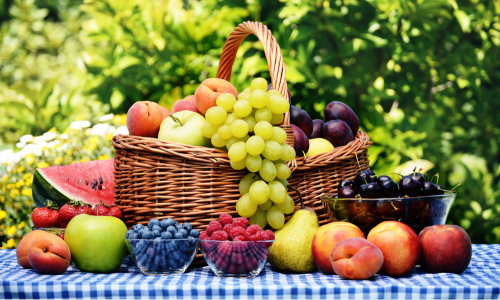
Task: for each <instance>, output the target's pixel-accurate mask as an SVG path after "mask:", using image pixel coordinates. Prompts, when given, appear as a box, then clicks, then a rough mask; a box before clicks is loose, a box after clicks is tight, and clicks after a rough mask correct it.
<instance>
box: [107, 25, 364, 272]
mask: <svg viewBox="0 0 500 300" xmlns="http://www.w3.org/2000/svg"><path fill="white" fill-rule="evenodd" d="M249 34H255V35H256V36H257V37H258V39H259V41H260V42H261V43H262V45H263V48H264V52H265V55H266V59H267V62H268V66H269V71H270V76H271V80H272V84H273V87H274V88H275V89H277V90H279V91H280V92H281V94H282V95H286V94H287V93H288V89H287V83H286V80H285V66H284V63H283V57H282V54H281V50H280V48H279V45H278V44H277V42H276V39H275V38H274V37H273V36H272V34H271V31H270V30H268V29H267V27H266V26H264V25H262V24H260V23H256V22H245V23H242V24H240V25H239V26H238V27H236V28H235V30H234V31H233V32H232V33H231V34H230V36H229V37H228V39H227V41H226V44H225V45H224V48H223V51H222V54H221V61H220V65H219V69H218V72H217V77H218V78H222V79H225V80H228V81H229V80H230V77H231V70H232V65H233V62H234V59H235V56H236V52H237V50H238V48H239V46H240V44H241V42H242V41H243V40H244V39H245V37H246V36H248V35H249ZM282 127H283V128H284V129H285V131H286V132H287V135H288V139H287V143H289V144H291V145H293V131H292V129H291V126H290V113H289V112H287V113H286V114H285V118H284V121H283V125H282ZM370 144H371V143H370V141H369V139H368V136H367V135H366V134H365V133H363V132H358V134H357V135H356V138H355V140H354V141H352V142H350V143H349V144H348V145H346V146H343V147H338V148H335V149H334V150H332V151H331V152H328V153H325V154H320V155H317V156H314V157H309V158H307V160H305V159H303V158H301V157H297V159H296V160H294V161H291V162H289V166H290V168H291V169H292V176H291V178H290V179H289V184H290V185H292V186H294V187H296V188H297V189H298V190H299V191H300V192H301V195H302V198H303V200H304V204H305V205H306V206H309V207H313V208H314V209H315V210H316V212H317V214H318V218H319V220H320V224H324V223H327V222H329V217H328V215H327V213H326V210H324V209H323V205H322V203H321V201H320V196H321V194H323V193H333V192H336V190H337V185H338V183H339V181H340V180H342V179H343V178H354V176H355V175H356V173H357V171H358V170H359V168H358V163H357V160H356V156H357V159H358V160H359V163H360V166H361V168H362V169H363V170H364V169H367V168H368V160H367V148H368V146H369V145H370ZM112 145H113V147H114V148H115V150H116V152H115V158H114V160H115V165H114V167H115V174H114V175H115V201H116V203H117V204H118V205H119V206H120V208H121V209H122V212H123V218H124V220H125V223H126V224H127V226H129V227H130V226H131V225H133V224H136V223H142V224H146V223H147V222H148V221H149V220H150V219H152V218H157V219H163V218H169V217H171V218H174V219H175V220H177V221H178V222H180V223H182V222H190V223H191V224H192V225H193V227H194V228H197V229H199V230H205V229H206V227H207V225H208V223H209V222H210V221H211V220H213V219H216V218H218V216H219V215H220V214H221V213H229V214H231V215H233V216H235V217H237V216H238V214H237V213H236V202H237V201H238V199H239V197H240V194H239V189H238V185H239V181H240V179H241V178H242V176H243V175H244V174H246V172H245V171H236V170H233V169H232V168H231V166H230V163H229V158H228V156H227V152H226V151H221V150H218V149H214V148H205V147H195V146H189V145H184V144H179V143H174V142H167V141H161V140H158V139H155V138H145V137H139V136H131V135H116V136H115V137H114V138H113V141H112ZM290 195H291V196H292V197H293V198H294V201H295V203H296V209H298V208H300V204H299V198H298V195H297V194H296V193H294V192H292V191H290ZM203 263H204V261H203V257H202V256H201V254H199V255H197V257H196V258H195V261H194V262H193V266H199V265H201V264H203Z"/></svg>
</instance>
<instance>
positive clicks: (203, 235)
mask: <svg viewBox="0 0 500 300" xmlns="http://www.w3.org/2000/svg"><path fill="white" fill-rule="evenodd" d="M207 239H208V240H209V239H210V237H209V236H208V235H207V232H206V231H202V232H201V233H200V240H207Z"/></svg>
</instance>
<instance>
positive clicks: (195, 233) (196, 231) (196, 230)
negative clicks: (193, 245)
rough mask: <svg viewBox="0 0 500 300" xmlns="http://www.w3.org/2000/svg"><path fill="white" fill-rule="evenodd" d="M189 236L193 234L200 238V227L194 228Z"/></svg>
mask: <svg viewBox="0 0 500 300" xmlns="http://www.w3.org/2000/svg"><path fill="white" fill-rule="evenodd" d="M189 236H192V237H194V238H199V237H200V231H199V230H198V229H192V230H191V231H190V232H189Z"/></svg>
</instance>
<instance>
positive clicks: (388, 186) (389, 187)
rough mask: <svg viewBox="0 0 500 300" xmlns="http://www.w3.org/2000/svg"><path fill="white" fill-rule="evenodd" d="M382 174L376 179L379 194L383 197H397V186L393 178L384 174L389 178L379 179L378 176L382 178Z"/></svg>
mask: <svg viewBox="0 0 500 300" xmlns="http://www.w3.org/2000/svg"><path fill="white" fill-rule="evenodd" d="M382 177H384V176H380V177H379V180H378V185H379V186H380V194H381V195H382V196H384V197H389V198H395V197H399V194H400V192H399V186H398V184H397V183H396V182H394V180H392V178H390V177H389V176H386V177H389V179H385V178H384V179H382V180H380V178H382Z"/></svg>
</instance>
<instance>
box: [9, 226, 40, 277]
mask: <svg viewBox="0 0 500 300" xmlns="http://www.w3.org/2000/svg"><path fill="white" fill-rule="evenodd" d="M45 233H47V232H46V231H44V230H40V229H38V230H33V231H30V232H28V233H27V234H26V235H25V236H24V237H23V238H22V239H21V241H20V242H19V244H18V245H17V248H16V257H17V262H18V263H19V265H20V266H21V267H23V268H25V269H33V267H32V266H31V265H30V262H29V260H28V248H29V246H30V244H31V242H32V241H33V240H34V239H36V238H37V237H39V236H40V235H44V234H45Z"/></svg>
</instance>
